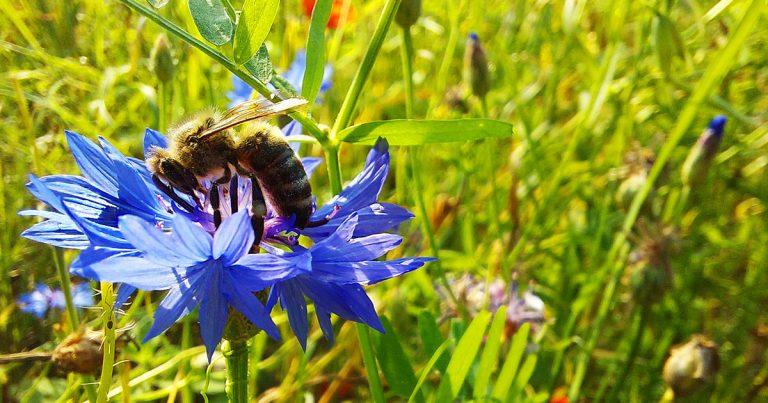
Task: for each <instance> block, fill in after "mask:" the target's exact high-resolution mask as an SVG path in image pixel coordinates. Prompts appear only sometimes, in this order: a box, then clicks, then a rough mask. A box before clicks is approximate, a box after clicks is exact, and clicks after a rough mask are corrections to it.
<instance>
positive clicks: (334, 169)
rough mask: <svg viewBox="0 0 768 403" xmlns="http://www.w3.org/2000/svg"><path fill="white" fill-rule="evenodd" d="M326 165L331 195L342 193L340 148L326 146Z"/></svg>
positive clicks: (324, 148) (324, 149)
mask: <svg viewBox="0 0 768 403" xmlns="http://www.w3.org/2000/svg"><path fill="white" fill-rule="evenodd" d="M323 151H325V165H326V167H327V169H328V181H329V182H330V186H331V194H334V195H337V194H339V193H341V165H340V164H339V147H338V146H336V145H326V146H325V147H323Z"/></svg>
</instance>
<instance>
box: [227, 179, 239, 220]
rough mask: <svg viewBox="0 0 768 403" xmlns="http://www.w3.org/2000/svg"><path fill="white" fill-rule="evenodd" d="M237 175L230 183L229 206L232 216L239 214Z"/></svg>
mask: <svg viewBox="0 0 768 403" xmlns="http://www.w3.org/2000/svg"><path fill="white" fill-rule="evenodd" d="M237 187H238V183H237V175H232V180H231V181H229V206H230V210H232V214H235V213H237V207H238V202H239V201H238V200H237Z"/></svg>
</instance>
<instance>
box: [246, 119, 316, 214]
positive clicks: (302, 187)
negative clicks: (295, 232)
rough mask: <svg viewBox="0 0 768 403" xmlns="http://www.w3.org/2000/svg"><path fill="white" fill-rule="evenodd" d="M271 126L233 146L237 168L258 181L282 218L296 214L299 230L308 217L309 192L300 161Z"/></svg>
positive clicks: (310, 191)
mask: <svg viewBox="0 0 768 403" xmlns="http://www.w3.org/2000/svg"><path fill="white" fill-rule="evenodd" d="M273 130H275V129H272V128H271V127H266V128H265V127H264V126H260V127H257V130H255V131H251V132H250V133H249V134H248V135H247V136H246V137H244V138H243V139H242V141H241V142H240V144H239V145H238V147H237V159H238V163H239V164H240V166H242V167H243V168H245V169H247V170H249V171H250V172H251V173H252V174H253V176H254V177H255V178H256V179H257V180H258V181H259V184H260V185H261V188H262V190H263V191H264V193H265V196H266V198H267V199H268V200H269V201H270V203H271V204H272V206H273V207H274V208H275V210H277V214H279V215H280V216H283V217H290V216H291V215H294V214H295V215H296V226H297V227H299V228H303V227H305V226H306V225H307V222H308V221H309V216H310V215H311V214H312V189H311V187H310V185H309V180H308V179H307V174H306V172H305V171H304V166H303V165H302V164H301V160H299V158H298V157H297V156H296V154H295V153H294V152H293V150H292V149H291V147H290V146H289V145H288V143H287V142H286V141H285V140H284V139H283V137H282V136H280V135H279V134H275V133H274V132H273Z"/></svg>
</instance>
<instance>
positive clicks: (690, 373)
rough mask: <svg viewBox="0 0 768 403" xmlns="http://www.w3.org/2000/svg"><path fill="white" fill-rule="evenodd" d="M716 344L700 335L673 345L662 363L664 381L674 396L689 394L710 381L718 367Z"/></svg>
mask: <svg viewBox="0 0 768 403" xmlns="http://www.w3.org/2000/svg"><path fill="white" fill-rule="evenodd" d="M719 365H720V363H719V357H718V354H717V345H716V344H715V343H713V342H712V341H711V340H709V339H707V338H706V337H704V336H702V335H694V336H693V337H692V338H691V340H690V341H689V342H688V343H685V344H683V345H680V346H676V347H673V348H672V350H671V351H670V354H669V358H667V362H666V363H664V382H666V383H667V385H669V387H670V388H671V389H672V390H673V391H674V392H675V396H679V397H682V396H687V395H690V394H692V393H694V392H696V391H697V390H699V389H700V388H701V387H703V386H704V385H706V384H707V383H708V382H710V381H712V379H713V378H714V377H715V374H716V373H717V370H718V367H719Z"/></svg>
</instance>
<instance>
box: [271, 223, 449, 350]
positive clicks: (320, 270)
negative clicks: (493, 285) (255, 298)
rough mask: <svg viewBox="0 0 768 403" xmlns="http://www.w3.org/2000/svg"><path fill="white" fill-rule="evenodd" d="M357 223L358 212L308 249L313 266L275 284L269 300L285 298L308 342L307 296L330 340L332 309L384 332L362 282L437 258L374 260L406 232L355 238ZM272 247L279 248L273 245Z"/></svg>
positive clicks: (295, 325) (299, 332) (284, 304)
mask: <svg viewBox="0 0 768 403" xmlns="http://www.w3.org/2000/svg"><path fill="white" fill-rule="evenodd" d="M358 225H359V217H358V216H357V215H356V214H352V215H350V216H349V217H348V218H347V219H345V220H344V222H343V223H341V224H340V225H339V226H338V227H337V228H336V230H335V231H334V232H333V234H331V235H330V236H328V237H326V238H325V239H323V240H322V241H320V242H317V243H316V244H314V245H313V246H312V247H311V248H310V249H309V255H305V258H311V268H312V270H311V271H308V272H306V273H302V274H300V275H298V276H296V277H294V278H292V279H289V280H285V281H281V282H278V283H277V284H275V286H274V287H272V290H271V292H270V295H269V300H268V301H267V306H268V307H269V308H272V307H273V306H274V305H275V304H276V303H277V302H278V301H279V302H280V305H281V307H282V308H283V309H284V310H285V311H286V312H287V313H288V321H289V323H290V325H291V329H293V332H294V334H295V335H296V338H297V339H298V340H299V343H301V345H302V347H303V348H306V342H307V336H308V335H309V322H308V320H307V303H306V300H305V298H307V299H309V300H310V301H312V302H314V304H315V312H316V315H317V320H318V322H319V323H320V327H321V329H322V331H323V335H324V336H325V337H326V338H327V339H328V340H329V341H333V328H332V327H331V313H333V314H336V315H337V316H339V317H341V318H343V319H346V320H352V321H355V322H360V323H365V324H367V325H368V326H370V327H372V328H374V329H376V330H378V331H380V332H382V333H383V332H384V328H383V326H382V324H381V321H380V320H379V317H378V315H377V314H376V309H375V308H374V306H373V302H371V300H370V299H369V298H368V296H367V295H366V293H365V290H364V289H363V287H362V286H363V285H369V284H375V283H378V282H380V281H383V280H387V279H390V278H393V277H397V276H400V275H402V274H405V273H408V272H410V271H412V270H416V269H418V268H419V267H421V266H423V265H424V264H425V263H427V262H430V261H433V260H435V259H434V258H414V257H408V258H401V259H395V260H375V259H377V258H379V257H381V256H383V255H384V254H386V253H387V252H388V251H390V250H392V249H394V248H395V247H397V246H398V245H399V244H400V243H401V242H402V237H400V236H398V235H394V234H376V235H369V236H365V237H362V238H355V239H353V237H354V234H355V233H356V232H357V226H358ZM298 248H301V247H298ZM273 253H279V251H277V250H273Z"/></svg>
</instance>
